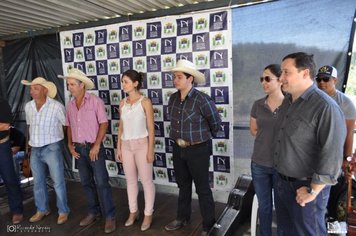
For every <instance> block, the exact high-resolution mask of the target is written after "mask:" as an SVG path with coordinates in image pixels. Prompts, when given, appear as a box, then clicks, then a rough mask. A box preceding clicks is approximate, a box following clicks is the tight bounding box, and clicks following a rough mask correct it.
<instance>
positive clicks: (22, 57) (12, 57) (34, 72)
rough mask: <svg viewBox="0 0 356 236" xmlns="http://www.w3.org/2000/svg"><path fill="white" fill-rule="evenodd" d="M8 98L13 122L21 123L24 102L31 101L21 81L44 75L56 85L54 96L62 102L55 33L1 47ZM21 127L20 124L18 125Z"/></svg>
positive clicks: (60, 67)
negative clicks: (55, 94)
mask: <svg viewBox="0 0 356 236" xmlns="http://www.w3.org/2000/svg"><path fill="white" fill-rule="evenodd" d="M3 58H4V71H5V85H6V88H7V99H8V102H9V104H10V106H11V107H12V111H13V114H14V122H15V123H24V122H25V114H24V105H25V104H26V103H27V102H28V101H30V99H31V97H30V90H29V86H24V85H22V84H21V80H29V81H31V80H33V79H34V78H36V77H44V78H45V79H47V80H49V81H52V82H54V83H55V84H56V86H57V90H58V93H57V97H56V99H57V100H58V101H60V102H62V103H63V104H64V90H63V87H64V86H63V80H61V79H57V75H59V74H63V72H62V62H61V52H60V42H59V37H58V35H46V36H38V37H33V38H26V39H19V40H14V41H8V42H6V46H5V47H4V49H3ZM19 125H20V126H22V125H23V124H19Z"/></svg>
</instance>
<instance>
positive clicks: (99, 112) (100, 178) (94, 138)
mask: <svg viewBox="0 0 356 236" xmlns="http://www.w3.org/2000/svg"><path fill="white" fill-rule="evenodd" d="M58 77H60V78H63V79H65V80H66V81H67V86H68V90H69V92H70V93H71V95H72V96H73V98H74V99H72V100H71V101H70V102H69V103H68V105H67V117H66V125H67V126H68V129H67V135H68V147H69V150H70V152H71V154H72V156H73V157H74V158H75V159H76V161H77V164H78V170H79V175H80V182H81V184H82V186H83V188H84V191H85V195H86V197H87V200H88V205H89V206H88V214H87V216H86V217H85V218H84V219H83V220H81V221H80V223H79V225H80V226H87V225H89V224H91V223H92V222H94V221H95V220H96V218H97V216H98V215H100V205H101V206H102V213H103V214H104V216H105V233H111V232H113V231H114V230H115V229H116V223H115V206H114V202H113V199H112V191H111V186H110V184H109V175H108V172H107V170H106V164H105V151H104V146H103V144H102V141H103V139H104V137H105V134H106V129H107V127H108V119H107V117H106V112H105V107H104V103H103V101H102V100H101V99H100V98H99V97H97V96H95V95H93V94H90V93H87V92H86V90H88V89H93V88H94V83H93V81H91V79H89V78H88V77H87V76H86V75H85V74H84V73H83V72H82V71H80V70H78V69H76V68H73V69H71V70H70V71H69V74H68V75H67V76H58ZM94 177H95V178H94ZM98 195H99V196H98ZM99 201H100V203H101V204H99Z"/></svg>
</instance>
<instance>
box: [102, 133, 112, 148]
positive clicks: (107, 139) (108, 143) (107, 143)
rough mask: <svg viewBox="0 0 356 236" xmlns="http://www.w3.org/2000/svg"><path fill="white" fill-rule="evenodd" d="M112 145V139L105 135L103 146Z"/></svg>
mask: <svg viewBox="0 0 356 236" xmlns="http://www.w3.org/2000/svg"><path fill="white" fill-rule="evenodd" d="M111 145H112V139H111V138H110V137H109V136H108V135H107V136H106V137H105V140H104V146H106V147H110V146H111Z"/></svg>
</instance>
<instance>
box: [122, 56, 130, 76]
mask: <svg viewBox="0 0 356 236" xmlns="http://www.w3.org/2000/svg"><path fill="white" fill-rule="evenodd" d="M131 68H132V58H122V59H120V70H121V72H122V73H123V72H125V71H127V70H130V69H131Z"/></svg>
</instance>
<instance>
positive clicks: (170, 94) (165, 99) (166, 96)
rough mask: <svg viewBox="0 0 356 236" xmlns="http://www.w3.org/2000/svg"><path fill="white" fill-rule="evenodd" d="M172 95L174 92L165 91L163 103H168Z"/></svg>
mask: <svg viewBox="0 0 356 236" xmlns="http://www.w3.org/2000/svg"><path fill="white" fill-rule="evenodd" d="M173 93H174V92H173V91H171V90H168V91H166V92H165V93H164V101H165V103H168V101H169V99H170V97H171V96H172V94H173Z"/></svg>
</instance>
